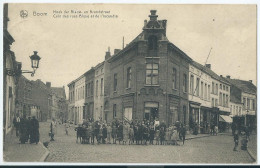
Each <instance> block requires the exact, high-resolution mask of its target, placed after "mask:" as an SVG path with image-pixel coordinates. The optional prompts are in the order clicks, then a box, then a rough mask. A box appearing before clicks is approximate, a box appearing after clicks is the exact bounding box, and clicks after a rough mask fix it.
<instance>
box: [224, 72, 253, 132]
mask: <svg viewBox="0 0 260 168" xmlns="http://www.w3.org/2000/svg"><path fill="white" fill-rule="evenodd" d="M225 79H226V80H227V81H229V82H230V83H231V88H230V90H231V95H232V96H231V101H232V103H231V104H230V109H232V110H231V111H232V112H233V115H232V117H233V122H234V123H236V124H237V125H239V126H240V127H242V126H244V125H247V126H250V127H251V128H253V129H255V128H256V125H257V120H256V117H257V104H256V102H257V88H256V86H255V85H254V84H253V83H252V81H251V80H250V81H244V80H239V79H231V77H230V76H226V78H225Z"/></svg>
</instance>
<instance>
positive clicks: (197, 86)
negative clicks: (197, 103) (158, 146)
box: [196, 78, 200, 97]
mask: <svg viewBox="0 0 260 168" xmlns="http://www.w3.org/2000/svg"><path fill="white" fill-rule="evenodd" d="M199 84H200V79H199V78H197V80H196V96H198V97H199V94H200V87H199Z"/></svg>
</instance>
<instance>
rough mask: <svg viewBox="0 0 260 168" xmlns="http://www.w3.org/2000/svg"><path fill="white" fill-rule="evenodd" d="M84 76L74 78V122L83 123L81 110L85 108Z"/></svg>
mask: <svg viewBox="0 0 260 168" xmlns="http://www.w3.org/2000/svg"><path fill="white" fill-rule="evenodd" d="M85 82H86V79H85V76H84V75H81V76H80V77H79V78H77V79H76V80H75V112H74V121H75V124H78V123H83V111H84V108H85V105H84V104H85Z"/></svg>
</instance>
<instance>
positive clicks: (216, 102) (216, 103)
mask: <svg viewBox="0 0 260 168" xmlns="http://www.w3.org/2000/svg"><path fill="white" fill-rule="evenodd" d="M215 107H218V99H215Z"/></svg>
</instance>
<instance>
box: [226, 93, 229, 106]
mask: <svg viewBox="0 0 260 168" xmlns="http://www.w3.org/2000/svg"><path fill="white" fill-rule="evenodd" d="M228 102H229V101H228V95H226V107H228Z"/></svg>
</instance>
